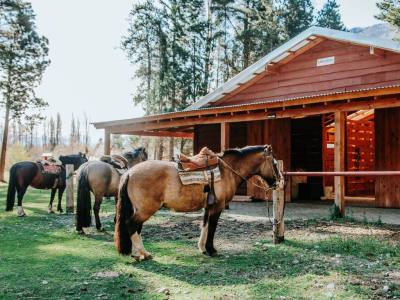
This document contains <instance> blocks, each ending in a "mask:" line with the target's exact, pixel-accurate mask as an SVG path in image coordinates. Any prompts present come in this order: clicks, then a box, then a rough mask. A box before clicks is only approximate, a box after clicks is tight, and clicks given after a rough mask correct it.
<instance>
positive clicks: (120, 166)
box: [100, 154, 128, 174]
mask: <svg viewBox="0 0 400 300" xmlns="http://www.w3.org/2000/svg"><path fill="white" fill-rule="evenodd" d="M100 161H102V162H105V163H107V164H109V165H111V166H112V167H114V168H115V169H116V170H117V171H118V172H119V173H120V174H121V172H122V173H123V172H125V171H126V170H127V169H128V161H127V160H126V158H125V157H123V156H121V155H116V154H114V155H103V156H102V157H100Z"/></svg>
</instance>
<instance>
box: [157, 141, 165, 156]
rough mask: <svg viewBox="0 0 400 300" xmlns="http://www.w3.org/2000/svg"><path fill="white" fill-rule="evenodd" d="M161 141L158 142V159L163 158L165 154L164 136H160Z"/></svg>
mask: <svg viewBox="0 0 400 300" xmlns="http://www.w3.org/2000/svg"><path fill="white" fill-rule="evenodd" d="M159 139H160V143H159V144H158V158H157V159H158V160H162V159H163V156H164V139H163V138H162V137H160V138H159Z"/></svg>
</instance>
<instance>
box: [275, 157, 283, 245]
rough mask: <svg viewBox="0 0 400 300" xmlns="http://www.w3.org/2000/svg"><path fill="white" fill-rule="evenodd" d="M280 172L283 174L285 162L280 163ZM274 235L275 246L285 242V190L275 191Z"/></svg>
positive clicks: (280, 161)
mask: <svg viewBox="0 0 400 300" xmlns="http://www.w3.org/2000/svg"><path fill="white" fill-rule="evenodd" d="M278 165H279V170H280V171H281V172H282V173H283V161H282V160H279V161H278ZM272 197H273V228H272V231H273V234H274V237H273V239H274V244H279V243H281V242H283V241H284V240H285V221H284V218H283V216H284V213H285V211H284V210H285V188H278V189H276V190H274V191H273V193H272Z"/></svg>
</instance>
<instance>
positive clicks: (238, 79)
mask: <svg viewBox="0 0 400 300" xmlns="http://www.w3.org/2000/svg"><path fill="white" fill-rule="evenodd" d="M318 37H323V38H327V39H331V40H336V41H341V42H350V43H352V44H357V45H361V46H368V47H375V48H379V49H384V50H388V51H392V52H398V53H400V43H397V42H394V41H391V40H384V39H377V38H371V37H366V36H362V35H360V34H355V33H351V32H346V31H340V30H333V29H328V28H323V27H316V26H313V27H310V28H309V29H307V30H305V31H303V32H302V33H300V34H299V35H297V36H295V37H294V38H292V39H291V40H289V41H287V42H286V43H284V44H283V45H282V46H280V47H278V48H276V49H275V50H274V51H272V52H270V53H269V54H267V55H266V56H264V57H262V58H261V59H260V60H258V61H257V62H255V63H254V64H252V65H251V66H249V67H248V68H246V69H244V70H243V71H242V72H240V73H239V74H237V75H236V76H234V77H233V78H231V79H230V80H228V81H227V82H226V83H224V84H223V85H221V86H220V87H218V88H216V89H215V90H214V91H212V92H211V93H209V94H208V95H206V96H204V97H202V98H200V99H199V100H198V101H197V102H196V103H194V104H192V105H190V106H188V107H187V108H186V109H185V111H191V110H196V109H199V108H202V107H204V106H205V105H207V104H209V103H213V102H216V101H218V100H219V99H221V98H222V97H223V96H224V94H227V93H230V92H232V91H233V90H235V89H236V88H238V87H239V85H242V84H244V83H246V82H248V81H249V80H251V79H252V78H254V77H255V76H257V75H258V74H260V73H262V72H264V71H265V70H266V67H267V66H268V64H270V63H277V62H279V61H280V60H282V59H284V58H285V57H287V56H288V55H289V53H291V52H293V51H297V50H299V49H301V48H303V47H304V46H306V45H307V44H308V43H310V42H311V41H312V40H314V39H316V38H318Z"/></svg>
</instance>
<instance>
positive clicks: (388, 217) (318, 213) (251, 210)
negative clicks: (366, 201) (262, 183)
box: [223, 201, 400, 225]
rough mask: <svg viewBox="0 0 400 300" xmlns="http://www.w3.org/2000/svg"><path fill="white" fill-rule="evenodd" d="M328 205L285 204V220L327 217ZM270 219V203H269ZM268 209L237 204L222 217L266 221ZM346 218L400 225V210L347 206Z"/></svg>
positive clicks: (258, 204) (233, 204)
mask: <svg viewBox="0 0 400 300" xmlns="http://www.w3.org/2000/svg"><path fill="white" fill-rule="evenodd" d="M331 205H332V204H330V203H326V204H325V203H286V206H285V220H306V219H317V218H318V219H320V218H328V217H329V208H330V207H331ZM269 210H270V215H271V217H272V203H269ZM267 215H268V207H267V203H266V202H237V201H233V202H231V204H230V209H229V210H225V211H224V213H223V216H224V217H226V218H235V219H237V220H241V221H267ZM346 216H347V217H351V218H354V219H355V220H357V221H368V222H377V221H378V220H379V219H380V220H381V221H382V223H384V224H392V225H400V209H388V208H372V207H356V206H347V207H346Z"/></svg>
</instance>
